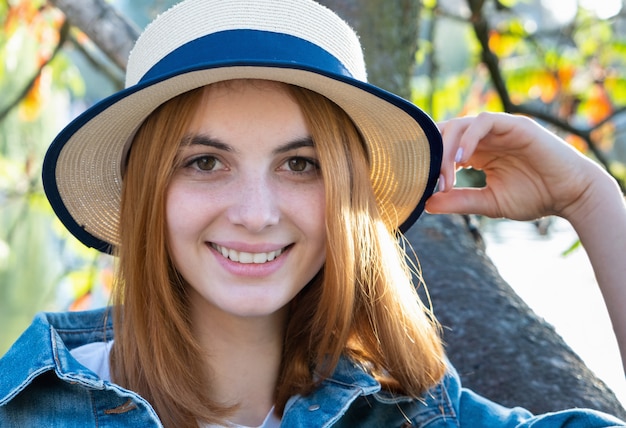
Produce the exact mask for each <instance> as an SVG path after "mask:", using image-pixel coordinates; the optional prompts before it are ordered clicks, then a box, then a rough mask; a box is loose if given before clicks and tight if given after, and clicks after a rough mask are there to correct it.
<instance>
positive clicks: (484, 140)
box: [426, 113, 606, 220]
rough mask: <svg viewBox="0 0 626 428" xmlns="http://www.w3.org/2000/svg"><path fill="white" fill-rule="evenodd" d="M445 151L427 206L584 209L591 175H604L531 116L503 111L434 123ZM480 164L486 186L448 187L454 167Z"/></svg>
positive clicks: (499, 211) (478, 210) (535, 213)
mask: <svg viewBox="0 0 626 428" xmlns="http://www.w3.org/2000/svg"><path fill="white" fill-rule="evenodd" d="M439 126H440V130H441V133H442V136H443V141H444V155H443V156H444V157H443V163H442V170H441V177H440V181H439V190H440V191H439V193H437V194H435V195H433V197H431V199H430V200H429V201H428V203H427V204H426V209H427V210H428V211H430V212H436V213H465V214H481V215H486V216H489V217H506V218H511V219H514V220H533V219H536V218H538V217H542V216H546V215H553V214H554V215H559V216H562V217H565V218H569V217H574V218H576V216H577V215H583V214H582V210H584V208H585V207H586V204H587V203H588V202H589V196H591V194H592V193H593V187H594V181H596V179H597V177H598V176H600V175H606V174H605V173H604V171H602V169H601V168H600V167H599V166H598V165H596V164H595V163H594V162H593V161H591V160H590V159H588V158H586V157H585V156H583V155H582V154H580V153H579V152H577V151H576V150H575V149H574V148H572V147H571V146H570V145H568V144H567V143H565V142H564V141H563V140H561V139H560V138H558V137H557V136H556V135H555V134H553V133H551V132H549V131H547V130H545V129H544V128H542V127H541V126H540V125H539V124H537V123H536V122H534V121H532V120H530V119H528V118H525V117H522V116H513V115H509V114H504V113H482V114H480V115H478V116H476V117H465V118H460V119H452V120H449V121H447V122H442V123H440V124H439ZM459 167H461V168H467V167H472V168H474V169H478V170H482V171H483V172H484V173H485V176H486V183H487V184H486V186H485V187H484V188H481V189H458V188H453V185H454V179H455V173H456V170H457V168H459Z"/></svg>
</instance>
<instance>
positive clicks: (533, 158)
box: [426, 113, 626, 370]
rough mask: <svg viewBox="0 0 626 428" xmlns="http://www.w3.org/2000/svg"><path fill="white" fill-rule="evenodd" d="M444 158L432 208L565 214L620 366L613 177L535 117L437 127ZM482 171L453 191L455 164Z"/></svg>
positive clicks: (625, 211)
mask: <svg viewBox="0 0 626 428" xmlns="http://www.w3.org/2000/svg"><path fill="white" fill-rule="evenodd" d="M440 129H441V132H442V135H443V140H444V159H443V163H442V171H441V177H440V184H439V187H440V192H438V193H437V194H435V195H433V196H432V197H431V198H430V200H429V201H428V203H427V204H426V209H427V210H428V211H429V212H433V213H465V214H481V215H486V216H489V217H493V218H499V217H505V218H510V219H513V220H533V219H536V218H539V217H543V216H547V215H557V216H560V217H563V218H565V219H567V220H568V221H569V222H570V223H571V224H572V226H573V227H574V229H575V230H576V232H577V233H578V236H579V237H580V239H581V242H582V244H583V246H584V247H585V250H586V251H587V254H588V256H589V259H590V261H591V264H592V266H593V269H594V272H595V275H596V278H597V281H598V284H599V286H600V289H601V292H602V295H603V297H604V300H605V303H606V306H607V309H608V311H609V314H610V317H611V321H612V324H613V328H614V331H615V334H616V336H617V341H618V344H619V348H620V352H621V355H622V362H623V364H624V367H625V370H626V203H625V202H624V196H623V195H622V193H621V191H620V189H619V187H618V186H617V183H616V182H615V180H614V179H613V178H612V177H611V176H610V175H609V174H607V173H606V172H605V171H604V170H603V169H602V168H601V167H600V166H599V165H597V164H596V163H595V162H593V161H592V160H590V159H589V158H587V157H586V156H584V155H582V154H581V153H579V152H578V151H576V150H575V149H574V148H572V147H571V146H570V145H568V144H567V143H566V142H564V141H563V140H562V139H560V138H559V137H557V136H556V135H555V134H553V133H551V132H549V131H547V130H546V129H544V128H543V127H541V126H540V125H538V124H537V123H536V122H534V121H532V120H530V119H528V118H525V117H522V116H513V115H508V114H504V113H482V114H480V115H478V116H476V117H468V118H460V119H453V120H450V121H447V122H443V123H441V124H440ZM470 166H471V167H472V168H475V169H480V170H482V171H483V172H484V173H485V175H486V183H487V184H486V186H485V187H484V188H481V189H461V188H453V185H454V177H455V173H456V169H457V168H459V167H461V168H463V167H470Z"/></svg>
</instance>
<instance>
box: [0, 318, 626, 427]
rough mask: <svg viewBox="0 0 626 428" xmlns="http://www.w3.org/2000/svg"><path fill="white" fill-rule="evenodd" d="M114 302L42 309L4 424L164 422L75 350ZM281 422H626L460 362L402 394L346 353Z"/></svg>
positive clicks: (25, 346) (0, 373)
mask: <svg viewBox="0 0 626 428" xmlns="http://www.w3.org/2000/svg"><path fill="white" fill-rule="evenodd" d="M106 313H107V312H106V311H105V310H96V311H89V312H83V313H56V314H50V313H48V314H40V315H38V316H37V317H36V318H35V320H34V322H33V324H32V325H31V326H30V327H29V328H28V329H27V330H26V331H25V332H24V334H23V335H22V336H21V337H20V339H18V341H17V342H16V343H15V344H14V345H13V347H12V348H11V349H10V350H9V351H8V352H7V353H6V355H5V356H4V357H3V358H2V359H1V360H0V427H104V426H106V427H117V426H136V427H160V426H162V425H161V422H160V421H159V418H158V416H157V414H156V412H155V411H154V409H153V408H152V406H151V405H150V404H149V403H148V402H147V401H146V400H144V399H143V398H142V397H140V396H139V395H138V394H136V393H134V392H132V391H129V390H127V389H124V388H122V387H120V386H119V385H116V384H115V383H112V382H109V381H106V380H103V379H101V378H99V377H98V375H96V374H95V373H94V372H92V371H91V370H89V369H87V368H86V367H84V366H82V365H81V364H80V363H79V362H78V361H76V359H74V357H73V356H72V355H71V354H70V350H72V349H74V348H76V347H78V346H81V345H84V344H87V343H93V342H98V341H108V340H111V339H112V338H113V329H112V325H111V320H110V317H106V316H105V314H106ZM281 426H285V427H289V428H298V427H301V428H305V427H330V426H333V427H340V428H342V427H366V428H367V427H428V428H443V427H461V426H464V427H472V428H474V427H533V428H541V427H565V426H567V427H569V428H576V427H581V428H582V427H594V428H599V427H611V426H626V424H625V423H624V422H621V421H619V420H618V419H615V418H613V417H611V416H608V415H605V414H602V413H599V412H595V411H591V410H581V409H577V410H568V411H563V412H557V413H550V414H545V415H541V416H533V415H531V414H530V413H529V412H528V411H526V410H524V409H521V408H514V409H508V408H505V407H502V406H500V405H498V404H495V403H493V402H491V401H489V400H486V399H484V398H482V397H480V396H478V395H476V394H474V393H473V392H471V391H469V390H467V389H464V388H462V387H461V384H460V380H459V377H458V375H457V374H456V372H455V371H454V369H453V368H452V367H450V370H449V371H448V373H447V374H446V376H445V377H444V379H443V380H442V381H441V383H440V384H439V385H437V386H435V387H433V388H432V389H431V390H429V391H428V392H427V393H426V394H424V396H423V397H422V398H421V399H412V398H409V397H402V396H397V395H396V396H394V395H392V394H389V393H387V392H385V391H383V390H381V387H380V384H379V383H378V382H377V381H376V380H375V379H374V378H372V377H371V376H370V375H368V374H367V373H366V372H365V371H364V370H363V369H362V368H360V367H359V366H358V365H356V364H354V363H353V362H351V361H350V360H348V359H342V360H341V361H340V362H339V365H338V366H337V369H336V370H335V373H334V374H333V376H332V377H331V378H329V379H327V380H325V381H324V382H323V383H322V384H321V386H320V387H319V388H318V389H317V390H315V391H314V392H313V393H311V394H310V395H307V396H294V397H292V398H291V399H290V400H289V401H288V403H287V406H286V409H285V413H284V415H283V419H282V424H281Z"/></svg>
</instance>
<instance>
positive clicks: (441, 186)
mask: <svg viewBox="0 0 626 428" xmlns="http://www.w3.org/2000/svg"><path fill="white" fill-rule="evenodd" d="M444 190H446V179H445V178H444V176H443V174H441V175H440V176H439V191H440V192H443V191H444Z"/></svg>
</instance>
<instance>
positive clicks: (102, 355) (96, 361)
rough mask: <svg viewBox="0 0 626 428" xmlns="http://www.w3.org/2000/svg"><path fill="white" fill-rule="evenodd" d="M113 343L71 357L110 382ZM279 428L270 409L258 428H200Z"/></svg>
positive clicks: (233, 427)
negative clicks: (110, 357) (110, 360)
mask: <svg viewBox="0 0 626 428" xmlns="http://www.w3.org/2000/svg"><path fill="white" fill-rule="evenodd" d="M112 346H113V341H112V340H111V341H109V342H94V343H88V344H86V345H83V346H79V347H78V348H75V349H72V350H71V351H70V353H71V354H72V356H73V357H74V358H75V359H76V361H78V362H79V363H81V364H82V365H83V366H85V367H87V368H88V369H89V370H91V371H92V372H94V373H96V374H97V375H98V376H100V378H101V379H102V380H106V381H109V382H110V381H111V371H110V369H109V353H110V352H111V347H112ZM278 427H280V419H279V418H278V416H276V414H275V413H274V408H273V407H272V408H271V409H270V411H269V413H268V414H267V416H266V417H265V420H264V421H263V423H262V424H261V425H259V426H258V427H249V426H246V425H238V424H228V425H201V426H200V428H278Z"/></svg>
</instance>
